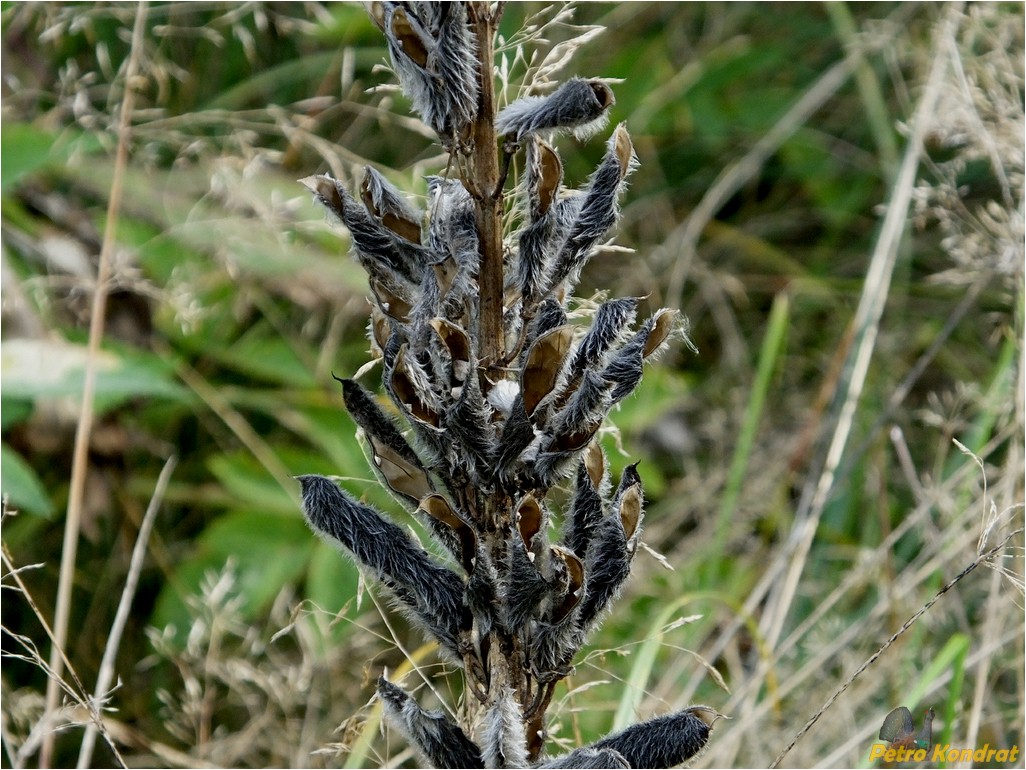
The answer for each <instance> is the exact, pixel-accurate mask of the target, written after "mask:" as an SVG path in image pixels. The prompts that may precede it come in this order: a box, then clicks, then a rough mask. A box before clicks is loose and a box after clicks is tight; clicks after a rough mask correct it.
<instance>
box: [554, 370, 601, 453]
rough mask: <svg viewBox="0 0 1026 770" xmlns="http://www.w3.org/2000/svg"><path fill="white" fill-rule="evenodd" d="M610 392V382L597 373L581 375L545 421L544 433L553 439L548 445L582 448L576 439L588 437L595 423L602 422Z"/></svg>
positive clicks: (579, 441) (588, 372) (582, 443)
mask: <svg viewBox="0 0 1026 770" xmlns="http://www.w3.org/2000/svg"><path fill="white" fill-rule="evenodd" d="M612 389H613V383H612V382H611V381H610V380H607V379H605V378H604V377H603V376H602V375H600V374H598V373H597V372H593V371H587V372H585V373H584V376H583V377H581V380H580V382H579V384H578V386H577V389H576V390H575V391H574V392H573V393H572V394H571V395H570V398H569V400H568V402H567V404H566V406H565V407H563V409H561V410H560V411H559V412H558V413H557V414H556V415H555V416H553V417H552V418H551V419H550V420H549V428H548V430H549V431H551V435H552V437H553V440H552V445H551V446H552V447H553V448H558V449H565V450H571V449H579V448H581V447H583V446H584V445H585V444H586V443H587V442H586V441H585V442H582V441H581V440H580V439H579V438H578V437H579V436H583V435H585V434H587V435H588V437H589V438H590V437H591V435H592V434H593V433H594V431H593V430H592V428H593V427H594V426H595V424H596V423H601V422H602V420H603V419H605V416H606V413H607V412H608V411H609V407H610V406H611V405H612V401H611V399H610V392H611V391H612Z"/></svg>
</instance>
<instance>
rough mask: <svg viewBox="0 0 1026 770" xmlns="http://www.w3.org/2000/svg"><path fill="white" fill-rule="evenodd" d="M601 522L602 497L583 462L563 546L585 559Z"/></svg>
mask: <svg viewBox="0 0 1026 770" xmlns="http://www.w3.org/2000/svg"><path fill="white" fill-rule="evenodd" d="M592 446H594V445H592ZM600 521H602V497H601V496H600V495H599V493H598V488H597V487H596V486H595V483H594V480H593V479H592V477H591V476H590V475H589V472H588V468H587V465H586V461H585V460H581V461H579V463H578V466H577V484H576V486H575V488H574V496H573V498H572V499H571V501H570V507H569V510H568V511H567V515H566V522H565V523H564V526H563V544H564V545H565V546H566V547H567V548H569V549H570V550H571V551H573V552H574V553H575V554H577V556H578V557H580V558H582V559H583V558H584V557H585V556H586V555H587V553H588V545H589V544H590V543H591V540H592V538H593V537H594V535H595V531H596V529H597V528H598V525H599V522H600Z"/></svg>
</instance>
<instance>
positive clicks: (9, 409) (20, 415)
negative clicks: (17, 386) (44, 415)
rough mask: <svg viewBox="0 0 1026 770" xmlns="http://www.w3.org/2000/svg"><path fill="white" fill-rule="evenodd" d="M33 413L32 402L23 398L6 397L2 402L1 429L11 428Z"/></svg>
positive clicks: (0, 412)
mask: <svg viewBox="0 0 1026 770" xmlns="http://www.w3.org/2000/svg"><path fill="white" fill-rule="evenodd" d="M31 415H32V402H31V401H29V400H28V399H22V398H5V399H3V401H2V402H0V430H10V429H11V428H13V427H14V426H15V425H18V424H19V423H23V422H25V420H27V419H28V418H29V417H30V416H31Z"/></svg>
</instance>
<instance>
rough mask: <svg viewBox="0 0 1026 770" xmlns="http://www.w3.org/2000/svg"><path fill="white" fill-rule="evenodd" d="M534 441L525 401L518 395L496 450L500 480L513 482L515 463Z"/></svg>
mask: <svg viewBox="0 0 1026 770" xmlns="http://www.w3.org/2000/svg"><path fill="white" fill-rule="evenodd" d="M534 439H535V431H534V426H533V425H532V424H531V418H530V417H528V415H527V408H526V407H525V406H524V399H523V397H522V396H521V395H520V394H517V397H516V398H515V399H514V401H513V406H512V408H511V410H510V413H509V416H508V417H507V418H506V422H505V423H503V428H502V436H501V437H500V439H499V447H498V449H497V450H496V461H495V470H496V475H497V476H498V477H499V478H500V479H502V480H503V481H504V482H508V481H509V480H511V479H510V476H511V471H512V470H513V465H514V463H515V462H516V461H517V460H518V459H519V458H520V455H521V454H522V453H523V452H524V450H525V449H527V447H528V446H530V445H531V442H533V441H534Z"/></svg>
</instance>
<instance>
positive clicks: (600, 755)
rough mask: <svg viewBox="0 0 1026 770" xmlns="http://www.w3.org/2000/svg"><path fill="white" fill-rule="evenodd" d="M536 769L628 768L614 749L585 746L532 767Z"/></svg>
mask: <svg viewBox="0 0 1026 770" xmlns="http://www.w3.org/2000/svg"><path fill="white" fill-rule="evenodd" d="M534 767H536V768H567V770H570V768H574V770H593V769H594V770H599V768H624V767H630V765H628V764H627V760H626V759H624V757H623V754H621V753H620V752H618V751H616V750H614V749H609V748H606V749H595V748H592V747H591V746H585V747H584V748H581V749H575V750H574V751H571V752H570V753H569V754H563V755H562V756H558V757H554V758H552V759H547V760H545V761H544V762H542V763H541V764H537V765H534Z"/></svg>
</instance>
